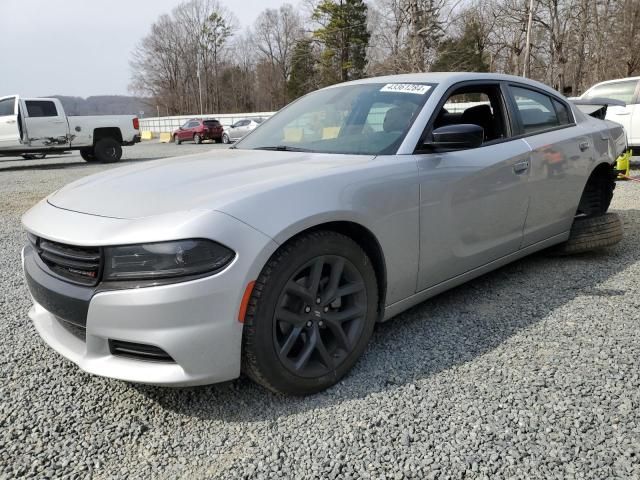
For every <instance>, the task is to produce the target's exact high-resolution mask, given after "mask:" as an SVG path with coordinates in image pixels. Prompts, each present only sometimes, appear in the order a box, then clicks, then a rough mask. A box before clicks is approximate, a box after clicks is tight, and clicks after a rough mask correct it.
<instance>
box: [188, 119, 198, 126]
mask: <svg viewBox="0 0 640 480" xmlns="http://www.w3.org/2000/svg"><path fill="white" fill-rule="evenodd" d="M198 125H200V122H198V121H197V120H192V121H191V122H189V124H188V125H187V128H196V127H197V126H198Z"/></svg>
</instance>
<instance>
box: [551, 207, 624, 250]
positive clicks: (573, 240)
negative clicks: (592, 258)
mask: <svg viewBox="0 0 640 480" xmlns="http://www.w3.org/2000/svg"><path fill="white" fill-rule="evenodd" d="M622 236H623V228H622V221H621V220H620V217H619V216H618V215H617V214H615V213H605V214H604V215H599V216H596V217H585V218H580V217H578V218H576V219H575V220H574V222H573V225H572V227H571V234H570V236H569V240H567V241H566V242H565V243H563V244H562V245H560V246H559V247H558V250H557V251H558V253H559V254H561V255H572V254H575V253H584V252H590V251H593V250H599V249H601V248H606V247H611V246H613V245H615V244H616V243H618V242H620V240H622Z"/></svg>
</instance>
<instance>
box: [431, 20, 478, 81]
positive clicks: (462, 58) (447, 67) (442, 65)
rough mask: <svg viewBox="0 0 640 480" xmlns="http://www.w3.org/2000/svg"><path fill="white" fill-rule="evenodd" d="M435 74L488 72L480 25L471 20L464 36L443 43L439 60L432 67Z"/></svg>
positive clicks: (466, 26)
mask: <svg viewBox="0 0 640 480" xmlns="http://www.w3.org/2000/svg"><path fill="white" fill-rule="evenodd" d="M431 71H433V72H488V71H489V65H488V64H487V62H486V58H485V52H484V36H483V35H482V29H481V26H480V24H479V23H478V22H477V21H475V20H471V21H469V22H468V23H466V24H465V26H464V31H463V32H462V36H460V37H458V38H449V39H447V40H445V41H443V42H442V43H441V44H440V46H439V48H438V59H437V60H436V61H435V63H434V64H433V65H432V66H431Z"/></svg>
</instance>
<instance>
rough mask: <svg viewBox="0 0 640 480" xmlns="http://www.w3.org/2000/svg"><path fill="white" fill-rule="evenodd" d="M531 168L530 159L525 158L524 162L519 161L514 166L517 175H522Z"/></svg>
mask: <svg viewBox="0 0 640 480" xmlns="http://www.w3.org/2000/svg"><path fill="white" fill-rule="evenodd" d="M527 170H529V160H525V161H524V162H518V163H516V164H515V165H514V166H513V171H514V173H515V174H516V175H520V174H522V173H524V172H526V171H527Z"/></svg>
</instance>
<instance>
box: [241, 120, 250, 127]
mask: <svg viewBox="0 0 640 480" xmlns="http://www.w3.org/2000/svg"><path fill="white" fill-rule="evenodd" d="M250 123H251V121H250V120H242V121H241V122H240V126H241V127H246V126H248V125H249V124H250Z"/></svg>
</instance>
